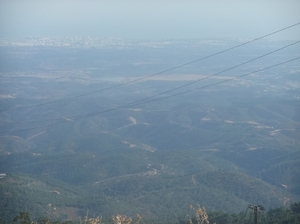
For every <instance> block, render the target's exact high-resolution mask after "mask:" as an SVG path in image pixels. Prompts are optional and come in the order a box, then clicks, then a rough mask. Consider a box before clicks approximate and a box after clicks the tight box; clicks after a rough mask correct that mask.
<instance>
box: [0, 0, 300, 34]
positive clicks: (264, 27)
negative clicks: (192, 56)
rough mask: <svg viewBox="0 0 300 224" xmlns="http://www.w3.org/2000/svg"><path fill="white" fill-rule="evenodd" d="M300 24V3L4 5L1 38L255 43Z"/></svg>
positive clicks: (25, 0) (68, 0) (117, 0)
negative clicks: (238, 40)
mask: <svg viewBox="0 0 300 224" xmlns="http://www.w3.org/2000/svg"><path fill="white" fill-rule="evenodd" d="M297 22H300V0H281V1H278V0H252V1H250V0H247V1H244V0H219V1H218V0H207V1H206V0H205V1H204V0H198V1H196V0H194V1H192V0H180V1H177V0H172V1H171V0H159V1H157V0H139V1H138V0H136V1H134V0H131V1H129V0H110V1H107V0H97V1H96V0H82V1H78V0H47V1H45V0H0V37H26V36H74V35H77V36H88V35H91V36H99V37H120V38H134V39H186V38H223V37H226V38H227V37H229V38H254V37H258V36H260V35H263V34H266V33H269V32H272V31H275V30H277V29H280V28H283V27H285V26H289V25H292V24H295V23H297ZM299 37H300V26H298V27H295V28H293V29H291V30H290V31H285V32H283V33H281V34H278V35H276V36H273V38H274V39H277V38H278V39H293V40H296V39H299Z"/></svg>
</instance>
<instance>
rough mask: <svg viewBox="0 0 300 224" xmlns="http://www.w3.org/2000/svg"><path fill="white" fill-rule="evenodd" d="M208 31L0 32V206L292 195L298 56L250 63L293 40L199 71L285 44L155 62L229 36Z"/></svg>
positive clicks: (71, 211)
mask: <svg viewBox="0 0 300 224" xmlns="http://www.w3.org/2000/svg"><path fill="white" fill-rule="evenodd" d="M116 41H119V40H116ZM212 42H213V41H211V42H209V41H208V42H205V41H192V40H186V41H178V42H176V41H169V42H157V43H153V42H151V43H150V42H149V43H147V44H146V43H145V42H143V44H142V43H136V42H132V43H131V42H130V44H129V42H124V43H123V45H122V46H123V48H122V47H120V44H118V43H114V44H110V45H100V44H99V45H95V46H85V47H82V46H79V47H78V46H28V45H26V42H24V46H20V45H18V46H10V45H5V46H1V50H0V52H1V60H0V80H1V84H0V87H1V88H0V125H1V126H0V127H1V128H0V133H1V134H0V173H5V174H6V176H5V177H4V178H1V179H0V198H1V200H0V216H1V217H3V219H4V220H12V218H13V217H14V216H15V215H16V214H17V213H18V212H20V211H24V210H26V211H30V212H31V213H32V216H33V217H40V216H41V215H45V214H47V211H48V209H49V208H48V205H49V204H51V205H52V207H55V208H56V211H55V212H53V216H55V217H56V218H59V219H63V220H68V219H72V220H78V218H79V217H84V215H85V214H86V212H87V211H89V212H90V213H91V214H94V213H95V214H99V213H101V214H102V213H103V214H104V216H106V217H111V215H115V214H126V215H130V216H134V215H135V214H136V213H138V214H140V215H142V217H145V218H152V219H155V218H159V219H162V220H163V219H168V220H171V219H175V220H178V217H184V216H185V215H186V214H187V213H188V210H189V205H191V204H201V205H202V206H205V208H206V209H207V210H208V211H224V212H229V213H233V212H236V213H238V212H241V211H244V210H245V209H246V208H247V206H248V205H249V204H261V205H263V206H264V207H265V208H267V209H270V208H276V207H280V206H283V207H284V206H286V207H288V206H289V205H290V204H291V203H295V202H298V201H300V179H299V177H300V153H299V150H300V103H299V99H300V91H299V89H300V78H299V77H300V76H299V72H300V65H299V61H294V62H291V63H288V64H285V65H284V66H278V67H276V68H272V69H270V70H265V71H262V72H260V73H255V74H251V72H254V71H256V70H258V69H259V68H262V67H267V66H270V65H272V64H276V63H280V62H282V61H284V60H288V59H290V58H293V57H296V56H299V52H300V51H299V46H293V47H292V48H290V49H285V50H284V51H283V52H278V53H276V54H272V55H270V56H269V57H268V58H263V59H260V60H259V61H257V62H256V61H255V62H252V63H249V64H247V65H244V66H241V67H239V68H236V69H233V70H230V71H227V72H224V74H220V75H213V74H215V73H218V72H220V71H223V70H226V69H227V68H229V67H232V66H235V65H237V64H239V63H243V62H244V61H247V60H250V59H252V58H253V57H255V56H256V57H257V56H259V55H262V54H265V53H266V52H268V51H270V50H272V49H274V47H281V46H283V45H284V44H286V43H285V42H280V41H279V42H271V43H270V42H268V41H266V40H262V41H261V42H259V43H257V44H255V43H253V44H252V45H251V46H244V47H241V48H237V49H236V50H234V51H232V52H227V53H225V54H222V55H218V56H216V57H212V58H210V59H207V60H205V61H199V62H197V63H193V64H191V65H189V66H182V67H180V68H178V69H174V70H172V71H166V72H163V73H162V74H160V71H164V70H168V69H169V68H173V67H175V66H178V65H179V64H183V63H185V62H188V61H191V60H194V59H195V58H200V57H202V56H205V55H207V54H212V53H215V52H217V51H220V50H222V49H225V48H226V47H231V46H233V45H234V44H238V41H236V42H234V41H232V40H230V41H229V40H222V41H215V42H214V43H220V44H209V43H212ZM99 43H100V42H99ZM101 43H102V42H101ZM103 46H104V47H103ZM158 46H159V47H158ZM262 46H263V47H262ZM25 56H26V57H25ZM156 73H157V74H156ZM246 73H249V75H248V76H244V77H240V78H234V77H237V76H240V75H243V74H246ZM154 74H156V75H154ZM212 75H213V76H212ZM208 76H211V77H209V78H207V77H208ZM232 78H233V79H232ZM224 80H228V81H226V82H221V83H219V82H220V81H224Z"/></svg>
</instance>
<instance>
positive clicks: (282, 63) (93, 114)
mask: <svg viewBox="0 0 300 224" xmlns="http://www.w3.org/2000/svg"><path fill="white" fill-rule="evenodd" d="M299 59H300V57H296V58H293V59H290V60H287V61H284V62H281V63H277V64H274V65H271V66H268V67H265V68H262V69H259V70H256V71H253V72H250V73H246V74H243V75H239V76H235V77H232V78H228V79H226V80H222V81H220V82H216V83H213V84H209V85H205V86H202V87H199V88H196V89H193V90H187V91H184V92H180V93H176V94H173V95H169V96H165V97H161V98H158V99H152V100H148V101H143V102H139V103H136V104H134V103H129V104H124V105H121V106H117V107H113V108H110V109H107V110H103V111H98V112H95V113H89V114H86V115H82V116H78V117H76V118H73V119H72V120H71V121H70V120H64V121H60V122H57V123H53V124H48V125H43V126H38V127H31V128H24V129H18V130H13V131H9V133H14V132H20V131H29V130H34V129H39V128H46V127H52V126H56V125H59V124H64V123H69V122H74V121H77V120H81V119H84V118H88V117H92V116H96V115H98V114H103V113H107V112H110V111H114V110H118V109H122V108H127V107H131V106H135V105H140V104H144V103H149V102H154V101H159V100H163V99H167V98H171V97H175V96H178V95H183V94H187V93H190V92H195V91H198V90H200V89H205V88H208V87H211V86H215V85H219V84H222V83H225V82H228V81H232V80H235V79H238V78H241V77H245V76H249V75H252V74H255V73H259V72H262V71H265V70H268V69H271V68H274V67H278V66H280V65H284V64H287V63H289V62H292V61H296V60H299ZM7 133H8V132H0V134H7Z"/></svg>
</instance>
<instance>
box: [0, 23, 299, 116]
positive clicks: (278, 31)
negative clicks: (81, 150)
mask: <svg viewBox="0 0 300 224" xmlns="http://www.w3.org/2000/svg"><path fill="white" fill-rule="evenodd" d="M298 25H300V22H298V23H295V24H293V25H291V26H287V27H284V28H282V29H279V30H276V31H274V32H272V33H269V34H266V35H263V36H261V37H258V38H255V39H253V40H250V41H247V42H245V43H242V44H239V45H236V46H234V47H231V48H228V49H225V50H223V51H219V52H217V53H214V54H211V55H208V56H205V57H202V58H199V59H196V60H194V61H190V62H187V63H184V64H181V65H178V66H175V67H172V68H169V69H166V70H163V71H160V72H157V73H153V74H150V75H147V76H144V77H141V78H137V79H134V80H131V81H127V82H123V83H120V84H117V85H114V86H110V87H107V88H104V89H100V90H97V91H93V92H89V93H84V94H80V95H76V96H73V97H69V98H65V99H60V100H54V101H50V102H45V103H40V104H34V105H28V106H23V107H18V108H10V109H6V110H0V112H5V111H12V110H18V109H26V108H31V107H39V106H44V105H48V104H53V103H58V102H64V101H70V100H73V99H76V98H79V97H83V96H87V95H91V94H95V93H100V92H103V91H106V90H110V89H114V88H117V87H120V86H125V85H128V84H131V83H135V82H138V81H141V80H144V79H147V78H149V77H153V76H156V75H160V74H163V73H166V72H169V71H173V70H176V69H178V68H182V67H185V66H187V65H190V64H194V63H196V62H199V61H202V60H205V59H208V58H211V57H214V56H216V55H219V54H222V53H225V52H227V51H231V50H233V49H235V48H239V47H241V46H244V45H247V44H250V43H252V42H255V41H258V40H260V39H263V38H266V37H269V36H272V35H274V34H276V33H280V32H282V31H284V30H287V29H290V28H292V27H295V26H298Z"/></svg>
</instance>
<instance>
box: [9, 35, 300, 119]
mask: <svg viewBox="0 0 300 224" xmlns="http://www.w3.org/2000/svg"><path fill="white" fill-rule="evenodd" d="M298 43H300V41H296V42H293V43H291V44H288V45H286V46H283V47H281V48H278V49H276V50H273V51H270V52H268V53H266V54H263V55H261V56H258V57H255V58H253V59H251V60H248V61H245V62H243V63H240V64H238V65H235V66H232V67H230V68H227V69H224V70H222V71H220V72H217V73H214V74H212V75H209V76H206V77H203V78H201V79H197V80H195V81H192V82H189V83H186V84H184V85H180V86H178V87H175V88H172V89H169V90H166V91H164V92H161V93H157V94H155V95H152V96H149V97H146V98H143V99H141V100H137V101H134V102H132V103H128V104H126V106H127V107H128V106H134V105H137V104H139V103H141V102H149V100H150V101H151V99H153V98H156V97H158V96H161V95H164V94H167V93H170V92H173V91H175V90H178V89H182V88H184V87H187V86H190V85H192V84H195V83H197V82H200V81H203V80H206V79H209V78H211V77H213V76H217V75H219V74H222V73H224V72H228V71H230V70H233V69H235V68H238V67H240V66H242V65H245V64H248V63H250V62H253V61H256V60H258V59H261V58H263V57H266V56H268V55H271V54H274V53H275V52H278V51H281V50H283V49H285V48H288V47H291V46H293V45H295V44H298ZM81 116H84V115H76V116H71V117H65V118H52V119H43V120H29V121H16V122H14V123H32V122H46V121H58V120H62V119H65V120H68V119H76V118H77V117H81Z"/></svg>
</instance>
